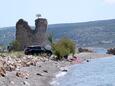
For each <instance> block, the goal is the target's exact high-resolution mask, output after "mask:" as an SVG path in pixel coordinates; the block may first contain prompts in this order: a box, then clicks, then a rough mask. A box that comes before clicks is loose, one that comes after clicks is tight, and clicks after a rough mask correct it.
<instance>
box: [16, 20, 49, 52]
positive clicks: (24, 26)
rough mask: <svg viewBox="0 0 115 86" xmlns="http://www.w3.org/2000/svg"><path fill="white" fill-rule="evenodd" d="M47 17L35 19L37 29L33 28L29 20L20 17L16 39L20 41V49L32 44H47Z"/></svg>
mask: <svg viewBox="0 0 115 86" xmlns="http://www.w3.org/2000/svg"><path fill="white" fill-rule="evenodd" d="M46 31H47V19H45V18H38V19H36V20H35V29H32V28H31V27H30V26H29V25H28V22H26V21H25V20H23V19H20V20H19V21H18V22H17V23H16V40H17V41H18V42H19V43H20V45H21V46H20V50H22V49H24V48H26V47H28V46H31V45H40V46H44V45H45V44H46Z"/></svg>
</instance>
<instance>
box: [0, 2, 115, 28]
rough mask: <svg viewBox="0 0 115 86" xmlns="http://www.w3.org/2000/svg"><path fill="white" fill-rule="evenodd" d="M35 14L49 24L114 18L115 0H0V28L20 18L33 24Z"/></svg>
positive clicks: (12, 24) (11, 24) (10, 24)
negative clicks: (45, 19) (46, 20)
mask: <svg viewBox="0 0 115 86" xmlns="http://www.w3.org/2000/svg"><path fill="white" fill-rule="evenodd" d="M36 14H41V15H42V17H44V18H47V19H48V23H49V24H57V23H76V22H86V21H94V20H105V19H115V0H0V28H1V27H9V26H15V24H16V22H17V21H18V20H19V19H20V18H23V19H24V20H26V21H28V23H29V25H32V26H33V25H34V20H35V19H36V18H37V17H36Z"/></svg>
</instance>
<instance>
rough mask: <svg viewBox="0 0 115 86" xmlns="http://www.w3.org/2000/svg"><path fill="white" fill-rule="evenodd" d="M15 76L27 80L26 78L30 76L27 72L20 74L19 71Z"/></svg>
mask: <svg viewBox="0 0 115 86" xmlns="http://www.w3.org/2000/svg"><path fill="white" fill-rule="evenodd" d="M16 76H17V77H21V78H26V79H28V77H29V76H30V74H29V73H28V72H26V71H22V72H21V71H19V72H16Z"/></svg>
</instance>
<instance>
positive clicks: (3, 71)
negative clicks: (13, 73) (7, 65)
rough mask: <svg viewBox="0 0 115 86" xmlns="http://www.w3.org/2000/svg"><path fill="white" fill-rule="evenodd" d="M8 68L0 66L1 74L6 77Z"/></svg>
mask: <svg viewBox="0 0 115 86" xmlns="http://www.w3.org/2000/svg"><path fill="white" fill-rule="evenodd" d="M5 75H6V70H5V69H4V68H3V67H0V76H2V77H5Z"/></svg>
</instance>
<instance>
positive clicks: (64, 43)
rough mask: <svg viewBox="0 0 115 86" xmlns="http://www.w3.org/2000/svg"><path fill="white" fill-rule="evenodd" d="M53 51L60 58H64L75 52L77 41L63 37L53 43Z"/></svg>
mask: <svg viewBox="0 0 115 86" xmlns="http://www.w3.org/2000/svg"><path fill="white" fill-rule="evenodd" d="M52 50H53V53H54V54H55V55H56V56H57V59H58V60H61V59H63V58H64V57H65V56H68V55H69V54H74V53H75V43H74V42H73V41H72V40H70V39H69V38H66V37H64V38H62V39H60V40H59V41H58V42H57V43H53V45H52Z"/></svg>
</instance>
